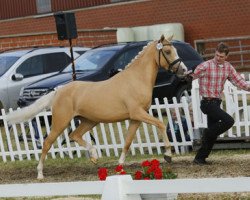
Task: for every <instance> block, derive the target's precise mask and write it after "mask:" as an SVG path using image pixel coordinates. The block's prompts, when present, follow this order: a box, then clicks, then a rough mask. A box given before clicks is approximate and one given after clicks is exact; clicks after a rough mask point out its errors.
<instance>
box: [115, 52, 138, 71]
mask: <svg viewBox="0 0 250 200" xmlns="http://www.w3.org/2000/svg"><path fill="white" fill-rule="evenodd" d="M141 49H142V47H137V48H134V49H130V50H128V51H126V52H123V54H121V55H120V56H119V58H118V59H117V60H116V61H115V63H114V67H115V69H124V68H125V66H126V65H127V64H129V63H130V62H131V61H132V60H133V58H135V56H137V55H138V53H139V52H140V51H141Z"/></svg>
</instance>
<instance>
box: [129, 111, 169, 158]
mask: <svg viewBox="0 0 250 200" xmlns="http://www.w3.org/2000/svg"><path fill="white" fill-rule="evenodd" d="M134 113H135V114H134V116H133V117H134V118H135V119H137V120H140V121H143V122H145V123H148V124H152V125H154V126H156V127H157V128H158V129H159V131H160V133H161V135H162V137H163V140H164V144H165V148H166V152H165V153H164V159H165V160H166V161H167V162H171V161H172V152H171V145H170V142H169V139H168V136H167V134H166V126H165V125H164V124H163V122H161V121H160V120H159V119H156V118H155V117H153V116H151V115H149V114H148V113H147V112H146V111H145V110H143V109H139V110H136V111H135V112H134Z"/></svg>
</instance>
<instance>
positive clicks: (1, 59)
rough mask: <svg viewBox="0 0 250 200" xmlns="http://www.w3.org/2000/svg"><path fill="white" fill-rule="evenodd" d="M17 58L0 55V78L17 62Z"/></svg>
mask: <svg viewBox="0 0 250 200" xmlns="http://www.w3.org/2000/svg"><path fill="white" fill-rule="evenodd" d="M18 59H19V57H17V56H4V55H0V76H2V75H3V74H4V73H5V72H6V71H7V70H8V69H9V68H10V67H11V66H12V65H13V64H14V63H15V62H16V61H17V60H18Z"/></svg>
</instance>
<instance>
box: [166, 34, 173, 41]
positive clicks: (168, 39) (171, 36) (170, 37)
mask: <svg viewBox="0 0 250 200" xmlns="http://www.w3.org/2000/svg"><path fill="white" fill-rule="evenodd" d="M173 37H174V35H173V34H172V35H170V36H169V37H168V38H167V41H169V42H170V41H172V39H173Z"/></svg>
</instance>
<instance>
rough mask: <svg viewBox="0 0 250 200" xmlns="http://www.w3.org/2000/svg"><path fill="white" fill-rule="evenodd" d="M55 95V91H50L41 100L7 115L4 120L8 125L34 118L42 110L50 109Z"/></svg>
mask: <svg viewBox="0 0 250 200" xmlns="http://www.w3.org/2000/svg"><path fill="white" fill-rule="evenodd" d="M55 94H56V91H52V92H50V93H48V94H46V95H44V96H42V97H41V98H39V99H38V100H36V101H35V102H34V103H33V104H31V105H29V106H27V107H24V108H22V109H18V110H15V111H13V112H10V113H8V114H7V115H6V116H5V117H4V119H5V120H6V121H7V122H8V123H9V124H15V123H21V122H25V121H28V120H29V119H31V118H33V117H35V116H36V115H37V114H38V113H40V112H41V111H42V110H43V109H47V108H50V107H51V105H52V100H53V97H54V96H55Z"/></svg>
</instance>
